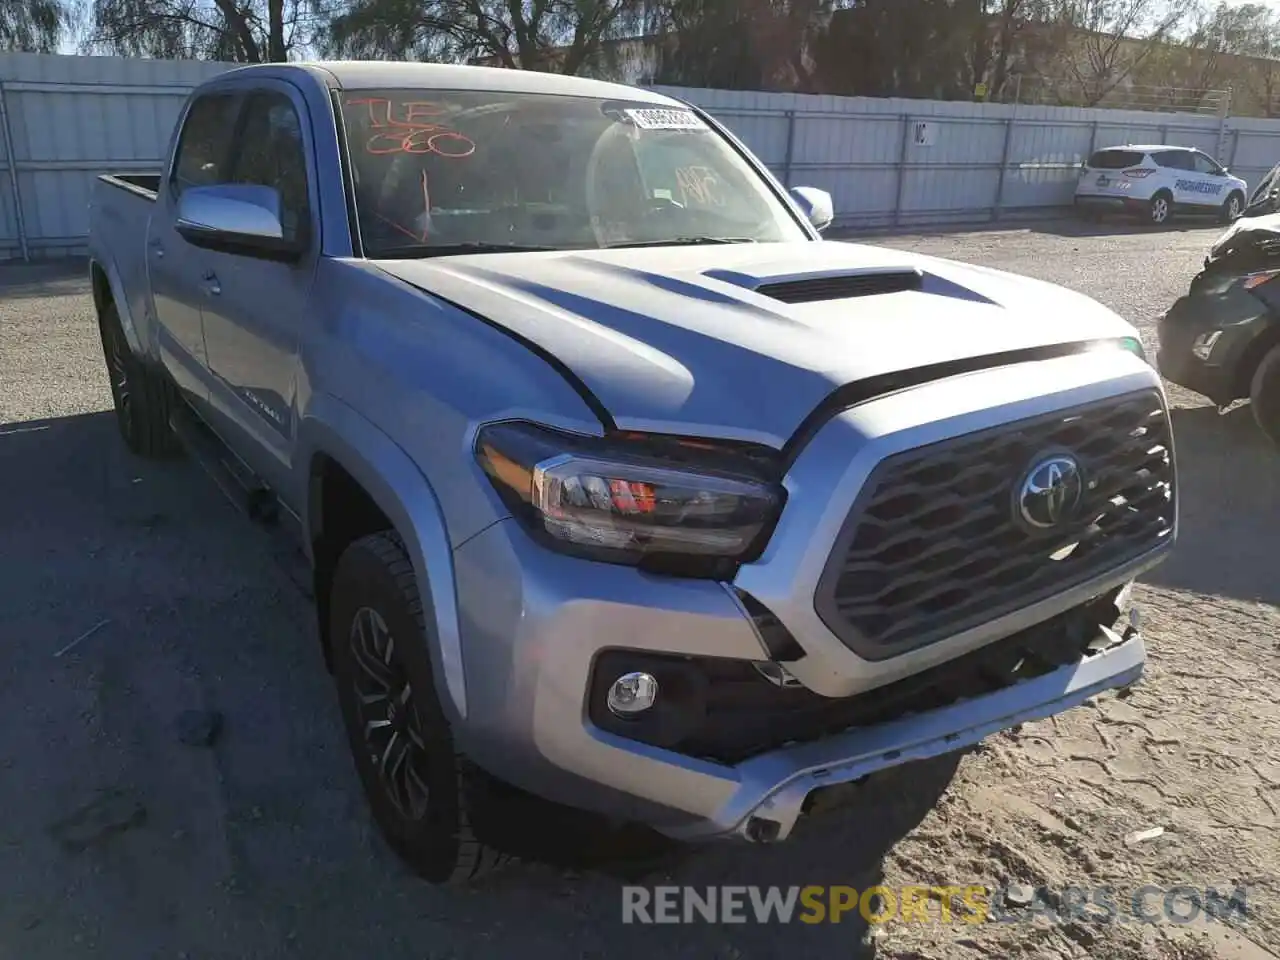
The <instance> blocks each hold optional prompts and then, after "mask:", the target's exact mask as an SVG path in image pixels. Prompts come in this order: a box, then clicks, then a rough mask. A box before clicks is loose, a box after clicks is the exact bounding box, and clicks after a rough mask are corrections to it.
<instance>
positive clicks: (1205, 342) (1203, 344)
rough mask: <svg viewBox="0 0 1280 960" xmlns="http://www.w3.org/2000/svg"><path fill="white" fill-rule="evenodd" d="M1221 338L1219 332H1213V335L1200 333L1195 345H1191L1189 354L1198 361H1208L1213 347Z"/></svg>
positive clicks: (1220, 332)
mask: <svg viewBox="0 0 1280 960" xmlns="http://www.w3.org/2000/svg"><path fill="white" fill-rule="evenodd" d="M1221 336H1222V331H1221V330H1215V331H1213V333H1202V334H1200V336H1198V337H1196V341H1195V343H1193V344H1192V345H1191V352H1192V353H1194V354H1195V355H1196V358H1197V359H1199V360H1208V359H1209V355H1210V354H1211V353H1213V345H1214V344H1215V343H1217V342H1218V338H1219V337H1221Z"/></svg>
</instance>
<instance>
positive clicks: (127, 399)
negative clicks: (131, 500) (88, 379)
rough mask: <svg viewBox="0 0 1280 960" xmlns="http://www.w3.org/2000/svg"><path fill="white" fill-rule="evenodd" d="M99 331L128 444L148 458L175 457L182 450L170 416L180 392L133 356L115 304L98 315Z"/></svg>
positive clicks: (113, 400)
mask: <svg viewBox="0 0 1280 960" xmlns="http://www.w3.org/2000/svg"><path fill="white" fill-rule="evenodd" d="M98 332H99V334H100V335H101V337H102V353H103V356H104V358H105V359H106V361H107V375H108V376H109V377H110V380H111V400H112V402H113V404H114V405H115V410H116V423H117V424H118V425H119V427H120V436H121V437H122V438H123V439H124V442H125V445H126V446H127V447H128V448H129V449H130V450H131V451H132V452H133V453H135V454H137V455H138V456H140V457H147V458H149V459H160V458H164V457H171V456H173V455H175V454H176V453H178V452H179V450H180V449H181V448H180V446H179V444H178V438H177V437H176V436H174V434H173V430H172V429H170V427H169V415H170V413H172V412H173V408H174V406H175V405H176V404H177V403H178V397H177V391H175V390H174V388H173V385H172V384H170V383H169V381H168V380H167V379H165V377H164V375H163V374H159V373H156V372H155V371H153V370H151V369H149V368H148V367H147V366H146V365H145V364H143V363H142V362H141V361H140V360H139V359H138V358H137V357H136V356H134V353H133V350H132V349H130V347H129V342H128V341H127V340H126V339H125V336H124V329H123V328H122V327H121V325H120V314H119V313H118V312H117V310H116V306H115V304H114V303H109V304H107V305H106V306H105V307H103V308H102V311H101V312H100V313H99V314H98Z"/></svg>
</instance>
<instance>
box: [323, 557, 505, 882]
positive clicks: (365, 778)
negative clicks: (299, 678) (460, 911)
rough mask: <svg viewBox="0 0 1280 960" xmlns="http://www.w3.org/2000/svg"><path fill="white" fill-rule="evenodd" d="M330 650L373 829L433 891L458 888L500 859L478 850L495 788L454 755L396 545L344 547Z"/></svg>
mask: <svg viewBox="0 0 1280 960" xmlns="http://www.w3.org/2000/svg"><path fill="white" fill-rule="evenodd" d="M329 610H330V618H329V640H330V643H331V644H332V647H333V667H334V671H333V672H334V678H335V680H336V682H337V685H338V700H339V703H340V705H341V708H342V718H343V722H344V724H345V725H346V728H347V736H348V739H349V741H350V745H351V752H352V756H353V757H354V759H355V765H356V772H357V773H358V774H359V776H360V782H361V785H362V786H363V788H364V793H365V796H366V798H367V799H368V802H369V807H370V810H371V811H372V814H373V819H374V822H375V823H376V824H377V826H378V829H379V830H380V832H381V833H382V835H383V837H384V838H386V840H387V843H388V844H389V845H390V846H391V848H392V849H393V850H394V851H395V852H396V853H397V854H398V855H399V856H400V858H401V859H403V860H404V861H405V862H406V863H407V864H408V865H409V866H410V867H411V868H412V869H413V870H414V871H415V872H416V873H418V875H420V876H421V877H423V878H424V879H426V880H429V881H430V882H432V883H450V884H454V883H465V882H467V881H471V880H475V879H479V878H480V877H481V876H483V875H484V874H486V873H488V872H490V871H491V870H492V869H494V868H496V867H498V866H500V865H502V864H503V863H504V862H505V861H506V859H507V857H506V856H505V855H503V854H501V853H499V852H498V851H497V850H496V849H494V848H493V847H491V846H489V845H487V844H486V843H484V842H482V841H481V840H480V839H479V837H478V836H477V829H478V828H481V825H482V824H484V823H487V822H489V821H490V820H492V807H493V803H494V799H493V794H492V792H491V790H492V781H490V779H489V778H488V776H487V775H486V774H484V773H483V772H482V771H480V770H479V769H478V768H476V767H475V766H474V765H473V764H471V763H470V762H469V761H468V760H467V759H466V758H465V757H463V756H462V755H461V754H460V753H459V752H458V751H457V748H456V747H455V746H454V741H453V735H452V733H451V731H450V728H449V722H448V719H447V718H446V717H445V715H444V711H443V709H442V708H441V705H440V701H439V699H438V698H437V696H436V692H435V684H434V680H433V678H432V675H431V671H430V668H429V666H427V663H428V660H427V659H426V657H425V656H413V655H412V652H411V651H413V650H414V649H417V650H419V651H425V650H426V649H427V648H426V642H427V640H426V627H425V622H424V618H423V612H422V601H421V599H420V597H419V594H418V587H417V580H416V577H415V576H414V571H413V566H412V564H410V562H409V558H408V556H407V555H406V554H405V550H404V546H403V544H402V543H401V541H400V538H399V537H398V536H397V535H396V534H394V533H391V532H384V533H375V534H371V535H369V536H366V537H363V538H361V539H360V540H357V541H356V542H355V543H353V544H351V545H350V546H349V547H347V549H346V550H345V551H344V552H343V554H342V556H341V558H339V560H338V563H337V566H336V567H335V569H334V573H333V580H332V583H331V587H330V595H329Z"/></svg>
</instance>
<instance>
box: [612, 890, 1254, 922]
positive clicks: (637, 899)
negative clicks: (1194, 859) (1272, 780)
mask: <svg viewBox="0 0 1280 960" xmlns="http://www.w3.org/2000/svg"><path fill="white" fill-rule="evenodd" d="M1246 896H1247V890H1246V888H1245V887H1243V886H1236V887H1234V888H1232V889H1228V890H1226V891H1219V890H1217V889H1215V888H1213V887H1191V886H1170V887H1164V886H1154V885H1147V886H1141V887H1137V888H1134V889H1132V890H1122V889H1117V888H1115V887H1106V886H1087V887H1086V886H1079V887H1076V886H1067V887H1060V888H1048V887H1037V888H1034V889H1032V888H1029V887H988V886H983V885H981V884H965V885H956V886H913V885H907V886H874V887H867V888H865V889H863V890H859V889H857V888H855V887H845V886H832V887H826V886H806V887H755V886H752V887H746V886H742V887H729V886H726V887H702V888H698V887H674V886H672V887H652V888H650V887H635V886H628V887H623V888H622V922H623V923H762V924H773V923H794V922H799V923H808V924H818V923H840V922H842V921H853V920H854V919H855V918H860V919H861V920H862V921H864V922H866V923H871V924H885V923H890V922H894V921H897V922H900V923H960V924H980V923H993V922H994V923H1028V922H1033V921H1035V920H1037V919H1039V918H1047V919H1049V920H1059V921H1062V920H1071V919H1089V920H1091V921H1093V922H1095V923H1147V924H1159V923H1176V924H1188V923H1196V922H1201V923H1203V922H1205V921H1226V920H1234V921H1235V922H1236V923H1243V922H1247V920H1248V907H1247V904H1246Z"/></svg>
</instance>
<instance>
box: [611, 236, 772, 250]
mask: <svg viewBox="0 0 1280 960" xmlns="http://www.w3.org/2000/svg"><path fill="white" fill-rule="evenodd" d="M755 242H756V241H755V239H754V238H753V237H668V238H667V239H666V240H627V241H625V242H623V243H606V244H605V245H604V246H605V249H606V250H622V249H625V248H627V247H692V246H697V245H699V244H704V243H755Z"/></svg>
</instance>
